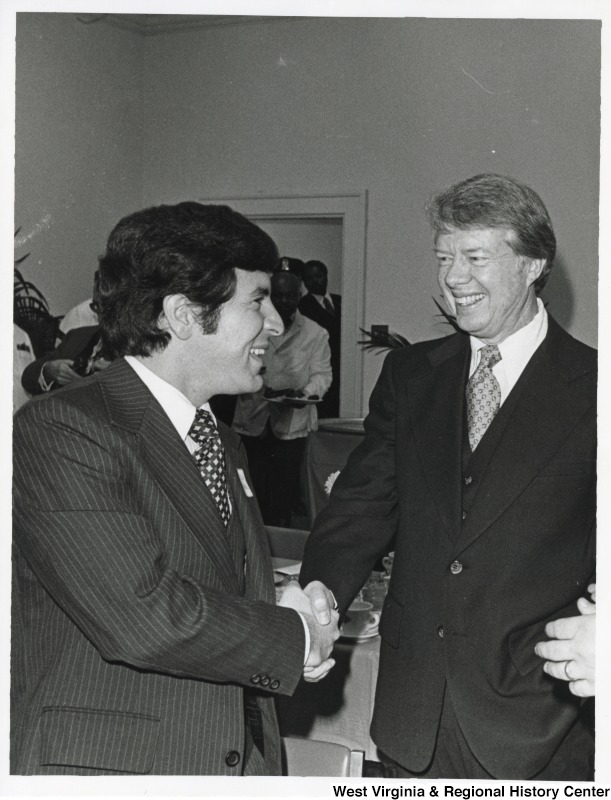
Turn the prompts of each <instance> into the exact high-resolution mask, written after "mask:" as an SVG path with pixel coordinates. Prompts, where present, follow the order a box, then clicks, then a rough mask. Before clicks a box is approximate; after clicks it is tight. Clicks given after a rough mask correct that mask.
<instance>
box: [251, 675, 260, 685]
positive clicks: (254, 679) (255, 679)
mask: <svg viewBox="0 0 611 800" xmlns="http://www.w3.org/2000/svg"><path fill="white" fill-rule="evenodd" d="M250 682H251V683H254V684H255V685H256V684H257V683H261V676H260V675H251V677H250Z"/></svg>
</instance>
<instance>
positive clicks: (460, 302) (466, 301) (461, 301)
mask: <svg viewBox="0 0 611 800" xmlns="http://www.w3.org/2000/svg"><path fill="white" fill-rule="evenodd" d="M482 297H484V295H483V294H470V295H469V296H468V297H455V298H454V302H455V303H456V305H457V306H472V305H473V303H477V301H478V300H481V299H482Z"/></svg>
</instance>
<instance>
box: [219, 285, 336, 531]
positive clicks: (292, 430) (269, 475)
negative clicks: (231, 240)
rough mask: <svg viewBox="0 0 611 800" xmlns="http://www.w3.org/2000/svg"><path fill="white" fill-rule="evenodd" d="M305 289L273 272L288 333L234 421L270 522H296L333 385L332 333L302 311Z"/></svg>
mask: <svg viewBox="0 0 611 800" xmlns="http://www.w3.org/2000/svg"><path fill="white" fill-rule="evenodd" d="M299 289H300V282H299V279H298V278H297V276H296V275H294V274H293V273H291V272H287V271H282V272H276V273H274V274H273V275H272V279H271V293H272V294H271V298H272V303H273V304H274V307H275V309H276V310H277V312H278V314H279V315H280V317H281V319H282V322H283V324H284V333H283V334H281V335H280V336H278V337H276V338H274V339H270V342H269V346H268V349H267V351H266V353H265V355H264V358H263V362H264V365H265V372H264V376H263V381H264V388H263V389H261V390H260V391H258V392H254V393H251V394H246V395H240V396H239V397H238V400H237V404H236V410H235V415H234V421H233V428H234V430H236V431H237V432H238V433H239V434H240V436H241V437H242V441H243V442H244V446H245V448H246V452H247V453H248V461H249V465H250V471H251V474H252V476H253V481H254V490H255V493H256V495H257V498H258V500H259V505H260V507H261V513H262V514H263V519H264V521H265V522H266V523H267V524H268V525H279V526H288V525H290V524H291V514H292V511H293V509H294V508H295V507H296V505H297V504H298V502H299V487H300V471H301V465H302V461H303V454H304V451H305V445H306V441H307V436H308V433H309V432H310V431H312V430H316V428H317V426H318V416H317V411H316V404H315V403H314V402H312V401H313V400H318V399H320V398H322V397H323V396H324V394H325V392H326V391H327V389H328V388H329V386H330V384H331V356H330V352H329V337H328V334H327V332H326V331H325V330H324V329H323V328H321V327H320V325H317V324H316V323H315V322H312V320H310V319H307V318H306V317H304V316H302V315H301V314H300V313H299V311H298V305H299V296H300V294H299ZM304 401H306V402H304ZM306 403H307V404H306Z"/></svg>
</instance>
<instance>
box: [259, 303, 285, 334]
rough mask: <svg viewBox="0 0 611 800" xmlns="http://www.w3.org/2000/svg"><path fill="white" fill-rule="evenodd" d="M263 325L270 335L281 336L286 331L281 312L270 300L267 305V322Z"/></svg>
mask: <svg viewBox="0 0 611 800" xmlns="http://www.w3.org/2000/svg"><path fill="white" fill-rule="evenodd" d="M263 327H264V328H265V330H266V331H267V332H268V333H269V335H270V336H280V334H281V333H282V332H283V331H284V322H282V319H281V318H280V314H279V313H278V312H277V311H276V308H275V306H274V304H273V303H272V302H271V300H268V301H267V303H266V307H265V322H264V323H263Z"/></svg>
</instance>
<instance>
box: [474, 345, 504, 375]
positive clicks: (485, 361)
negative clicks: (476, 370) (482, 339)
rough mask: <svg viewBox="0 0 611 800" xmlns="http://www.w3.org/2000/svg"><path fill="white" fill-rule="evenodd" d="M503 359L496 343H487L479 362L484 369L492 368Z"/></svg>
mask: <svg viewBox="0 0 611 800" xmlns="http://www.w3.org/2000/svg"><path fill="white" fill-rule="evenodd" d="M501 359H502V356H501V353H500V352H499V348H498V345H496V344H486V345H484V347H482V349H481V350H480V361H479V363H480V365H481V366H482V368H483V369H486V368H489V369H491V368H492V367H493V366H494V365H495V364H498V363H499V361H500V360H501Z"/></svg>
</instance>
